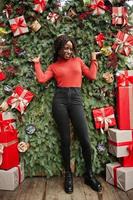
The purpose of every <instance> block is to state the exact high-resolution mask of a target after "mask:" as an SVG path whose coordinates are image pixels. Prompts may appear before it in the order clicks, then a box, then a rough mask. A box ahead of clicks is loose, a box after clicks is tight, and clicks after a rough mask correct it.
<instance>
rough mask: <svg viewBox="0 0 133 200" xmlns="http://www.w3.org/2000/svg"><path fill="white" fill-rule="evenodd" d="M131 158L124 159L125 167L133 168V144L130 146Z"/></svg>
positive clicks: (123, 164)
mask: <svg viewBox="0 0 133 200" xmlns="http://www.w3.org/2000/svg"><path fill="white" fill-rule="evenodd" d="M127 149H128V151H129V156H126V157H123V158H122V166H123V167H133V143H132V144H131V145H129V146H128V148H127Z"/></svg>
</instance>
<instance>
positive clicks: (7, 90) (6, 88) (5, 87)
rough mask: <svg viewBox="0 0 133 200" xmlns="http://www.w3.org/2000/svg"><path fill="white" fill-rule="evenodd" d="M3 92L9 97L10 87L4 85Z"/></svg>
mask: <svg viewBox="0 0 133 200" xmlns="http://www.w3.org/2000/svg"><path fill="white" fill-rule="evenodd" d="M3 90H4V92H5V94H7V95H11V93H12V91H13V88H12V87H11V86H10V85H4V87H3Z"/></svg>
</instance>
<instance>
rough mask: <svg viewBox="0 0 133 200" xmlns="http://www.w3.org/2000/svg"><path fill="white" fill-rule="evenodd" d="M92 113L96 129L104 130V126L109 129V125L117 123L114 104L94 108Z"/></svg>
mask: <svg viewBox="0 0 133 200" xmlns="http://www.w3.org/2000/svg"><path fill="white" fill-rule="evenodd" d="M92 113H93V117H94V121H95V127H96V129H101V131H102V132H103V130H102V128H104V130H105V131H107V130H108V128H109V127H112V126H115V125H116V120H115V115H114V108H113V107H112V106H108V107H104V108H97V109H93V111H92Z"/></svg>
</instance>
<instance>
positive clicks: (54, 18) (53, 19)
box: [47, 12, 59, 23]
mask: <svg viewBox="0 0 133 200" xmlns="http://www.w3.org/2000/svg"><path fill="white" fill-rule="evenodd" d="M58 18H59V15H58V14H57V13H52V12H50V13H49V14H48V16H47V20H49V21H50V22H52V23H55V22H56V21H57V19H58Z"/></svg>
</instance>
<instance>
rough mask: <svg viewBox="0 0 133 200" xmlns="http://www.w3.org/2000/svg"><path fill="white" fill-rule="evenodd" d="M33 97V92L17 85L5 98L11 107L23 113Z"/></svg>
mask: <svg viewBox="0 0 133 200" xmlns="http://www.w3.org/2000/svg"><path fill="white" fill-rule="evenodd" d="M33 97H34V94H33V93H31V92H30V91H28V90H26V89H24V88H23V87H21V86H17V87H16V88H15V90H14V92H13V94H12V95H11V96H10V97H9V98H8V99H7V103H8V104H9V105H11V108H16V109H17V110H18V111H20V112H21V114H23V113H24V111H25V109H26V108H27V106H28V104H29V103H30V101H31V100H32V98H33Z"/></svg>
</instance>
